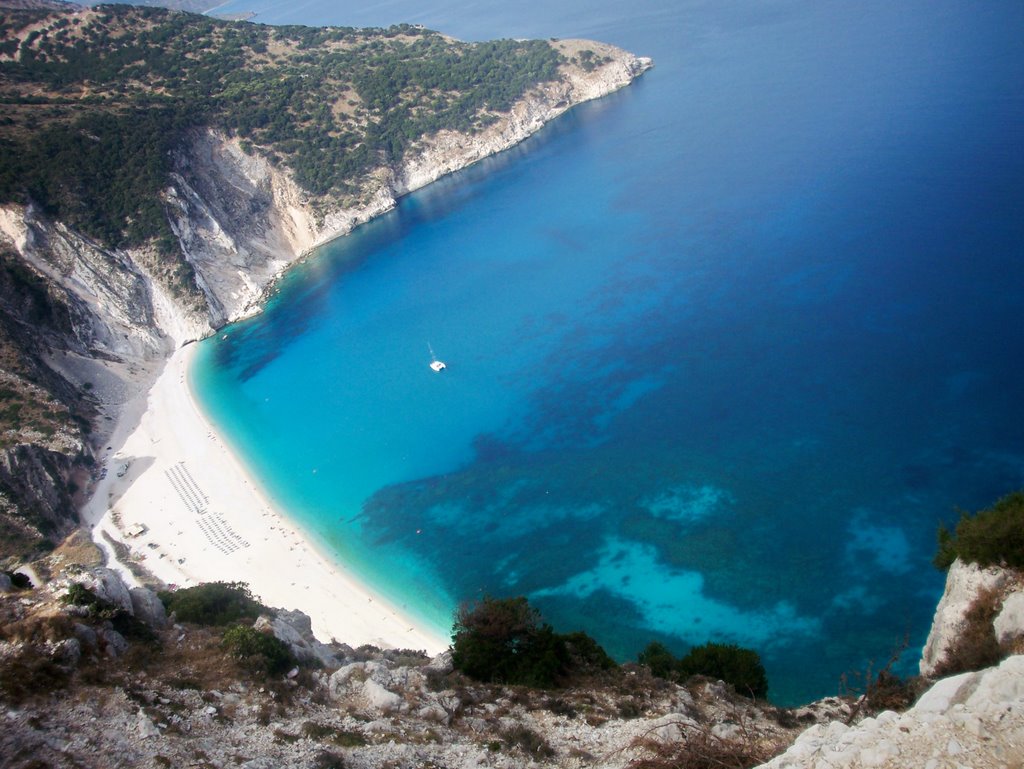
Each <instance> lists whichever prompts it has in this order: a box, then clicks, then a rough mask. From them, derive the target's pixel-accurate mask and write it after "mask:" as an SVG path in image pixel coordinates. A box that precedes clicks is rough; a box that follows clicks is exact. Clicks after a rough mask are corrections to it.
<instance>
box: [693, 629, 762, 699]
mask: <svg viewBox="0 0 1024 769" xmlns="http://www.w3.org/2000/svg"><path fill="white" fill-rule="evenodd" d="M679 671H680V673H682V674H683V675H684V676H694V675H703V676H709V677H711V678H718V679H721V680H722V681H725V682H726V683H727V684H732V685H733V687H734V688H735V689H736V691H737V692H738V693H740V694H744V695H746V694H749V695H750V696H751V697H755V698H758V699H763V698H764V697H767V696H768V675H767V674H766V673H765V670H764V665H762V664H761V657H760V656H759V655H758V653H757V652H755V651H753V650H751V649H744V648H743V647H741V646H737V645H735V644H718V643H706V644H704V645H703V646H695V647H693V648H692V649H690V652H689V653H688V654H687V655H686V656H685V657H683V658H682V659H681V660H679Z"/></svg>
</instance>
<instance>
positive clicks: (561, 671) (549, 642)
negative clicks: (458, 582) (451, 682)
mask: <svg viewBox="0 0 1024 769" xmlns="http://www.w3.org/2000/svg"><path fill="white" fill-rule="evenodd" d="M452 661H453V663H454V665H455V668H456V669H457V670H459V671H461V672H462V673H465V674H466V675H467V676H469V677H470V678H474V679H476V680H477V681H484V682H494V683H503V684H513V685H516V684H518V685H523V686H531V687H536V688H549V687H553V686H558V685H561V684H564V683H565V682H567V681H568V680H569V679H570V678H572V677H573V676H578V675H581V674H584V673H588V672H593V671H594V670H606V669H609V668H612V667H614V666H615V663H614V662H613V661H612V659H611V658H610V657H609V656H608V655H607V654H606V653H605V651H604V649H602V648H601V647H600V646H599V645H598V644H597V642H596V641H594V639H593V638H591V637H590V636H588V635H587V634H586V633H570V634H569V635H560V634H558V633H556V632H555V631H554V630H553V629H552V628H551V626H550V625H548V624H547V623H544V622H542V620H541V616H540V613H539V612H538V611H537V610H536V609H535V608H533V607H532V606H530V604H529V603H528V602H527V600H526V598H524V597H522V596H519V597H518V598H500V599H499V598H490V597H485V598H484V599H483V600H481V601H480V602H479V603H476V604H473V605H464V606H462V607H461V608H460V609H459V613H458V615H457V617H456V620H455V625H454V627H453V629H452Z"/></svg>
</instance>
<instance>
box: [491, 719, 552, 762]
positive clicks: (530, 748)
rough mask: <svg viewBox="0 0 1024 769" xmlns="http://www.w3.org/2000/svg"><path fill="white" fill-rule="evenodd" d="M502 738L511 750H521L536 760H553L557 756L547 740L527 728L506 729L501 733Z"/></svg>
mask: <svg viewBox="0 0 1024 769" xmlns="http://www.w3.org/2000/svg"><path fill="white" fill-rule="evenodd" d="M501 738H502V740H503V741H504V743H505V745H507V746H508V747H509V748H510V749H511V748H519V749H520V750H521V751H522V752H523V753H524V754H525V755H527V756H531V757H532V758H535V759H543V758H552V757H553V756H554V755H555V751H554V748H552V747H551V746H550V745H549V744H548V742H547V740H545V739H544V738H543V737H541V736H540V735H539V734H537V732H535V731H533V729H529V728H527V727H525V726H513V727H512V728H511V729H506V730H505V731H503V732H502V733H501Z"/></svg>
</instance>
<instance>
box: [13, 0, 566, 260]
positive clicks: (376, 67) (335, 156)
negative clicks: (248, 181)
mask: <svg viewBox="0 0 1024 769" xmlns="http://www.w3.org/2000/svg"><path fill="white" fill-rule="evenodd" d="M561 61H562V57H561V55H560V54H559V53H558V52H557V51H556V50H555V49H554V48H553V47H552V46H551V45H550V44H549V43H548V42H544V41H526V42H521V41H511V40H502V41H497V42H487V43H474V44H469V43H460V42H457V41H453V40H450V39H448V38H446V37H444V36H442V35H440V34H438V33H435V32H430V31H428V30H424V29H421V28H419V27H414V26H409V25H401V26H396V27H390V28H388V29H350V28H313V27H298V26H290V27H269V26H262V25H257V24H251V23H248V22H227V21H218V20H215V19H211V18H208V17H205V16H198V15H193V14H188V13H181V12H175V11H168V10H165V9H161V8H142V7H134V6H118V5H110V6H97V7H96V8H90V9H84V10H80V11H77V12H74V11H64V12H55V11H42V10H37V11H31V10H7V11H5V12H4V13H3V15H2V16H0V103H2V105H3V109H2V111H0V203H2V202H11V201H16V202H27V201H29V200H32V201H34V202H36V203H37V204H39V205H40V206H42V207H43V209H44V210H45V211H46V212H47V213H49V214H51V215H53V216H54V217H56V218H58V219H61V220H63V221H65V222H67V223H69V224H71V225H73V226H75V227H77V228H79V229H80V230H82V231H83V232H85V233H87V234H89V235H91V236H93V237H95V238H97V239H99V240H101V241H103V242H105V243H107V244H109V245H114V246H127V245H133V244H138V243H141V242H143V241H146V240H149V239H152V238H156V239H157V240H158V242H161V243H162V244H163V245H164V246H165V247H166V248H168V249H170V248H172V246H173V241H172V240H171V238H170V234H171V233H170V230H169V225H168V224H167V221H166V217H165V216H164V213H163V210H162V203H161V200H160V191H161V190H162V189H164V188H165V187H166V186H167V182H168V178H169V177H168V174H169V171H170V152H171V150H172V149H173V148H174V147H175V146H176V144H177V143H178V142H179V141H180V140H181V138H182V137H183V135H184V133H185V132H186V131H188V130H189V129H191V128H195V127H200V126H209V127H214V128H219V129H221V130H224V131H226V132H228V133H231V134H234V135H237V136H239V137H241V138H243V139H244V140H245V144H243V146H244V147H246V148H247V149H248V150H249V151H252V150H258V151H259V152H260V153H261V154H264V155H266V156H268V157H269V158H270V159H271V160H272V161H274V162H276V163H280V164H284V165H285V166H287V167H289V168H291V169H292V171H293V172H294V174H295V178H296V180H297V181H298V182H299V183H300V184H301V185H302V186H303V187H304V188H305V189H307V190H308V191H309V192H310V193H312V194H313V195H316V196H332V197H341V196H345V195H351V194H354V193H357V192H358V191H359V190H360V189H361V188H362V181H364V179H365V177H366V174H367V173H368V172H370V171H371V170H373V169H375V168H379V167H381V166H386V165H393V164H395V163H397V162H398V161H400V160H401V159H402V157H403V155H404V153H405V152H406V151H407V150H408V149H409V148H410V147H411V146H412V145H413V143H415V142H416V140H417V139H419V138H420V137H422V136H424V135H427V134H430V133H433V132H436V131H437V130H439V129H442V128H453V129H457V130H460V131H474V130H478V129H480V128H481V127H483V126H485V125H487V124H488V123H489V122H491V121H493V120H494V119H495V118H494V115H495V113H499V112H502V111H506V110H508V109H509V108H510V107H511V105H512V104H513V103H514V102H515V101H516V100H517V99H519V98H520V97H521V96H522V95H523V94H524V93H525V92H526V91H527V90H528V89H529V88H530V87H531V86H533V85H535V84H537V83H539V82H544V81H549V80H552V79H554V78H555V77H556V76H557V74H558V67H559V64H560V63H561Z"/></svg>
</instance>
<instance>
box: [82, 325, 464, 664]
mask: <svg viewBox="0 0 1024 769" xmlns="http://www.w3.org/2000/svg"><path fill="white" fill-rule="evenodd" d="M195 351H196V346H195V345H187V346H185V347H182V348H180V349H179V350H177V351H176V352H175V353H174V354H173V355H172V356H171V358H170V359H168V361H167V363H166V366H165V368H164V370H163V371H162V372H161V374H160V377H159V378H158V379H157V381H156V383H155V384H154V385H153V387H152V388H151V390H150V391H149V392H148V393H146V394H144V395H142V396H140V397H139V398H137V399H136V400H134V401H132V402H131V403H129V404H127V405H126V406H125V408H124V410H123V412H122V416H121V419H120V420H119V422H118V425H117V427H116V428H115V430H114V433H113V436H112V438H111V439H110V440H109V441H108V445H110V446H111V447H112V450H111V451H109V452H103V454H102V456H103V467H104V468H106V476H105V477H104V478H101V479H100V480H99V481H98V483H97V485H96V489H95V491H94V493H93V496H92V498H91V499H90V501H89V503H88V504H87V505H86V507H85V509H84V510H83V511H82V518H83V521H84V522H85V523H86V525H91V526H93V538H94V539H95V540H96V541H97V543H98V544H100V545H101V546H103V547H104V549H105V550H106V551H107V552H108V553H109V551H110V548H109V546H107V545H106V543H104V542H103V541H102V540H103V537H102V535H101V532H103V531H105V532H107V533H108V534H109V535H110V536H112V537H113V538H114V539H117V540H120V541H122V542H124V543H125V544H127V545H128V546H129V547H131V549H132V551H133V553H134V554H136V555H137V556H138V557H139V559H140V562H141V564H142V565H143V566H144V567H145V568H146V569H148V570H149V571H150V572H152V573H153V574H154V575H155V576H157V577H158V578H159V579H161V580H163V581H164V582H166V583H169V584H176V585H179V586H188V585H194V584H197V583H199V582H210V581H214V580H223V581H239V582H247V583H248V584H249V586H250V588H251V589H252V592H253V593H254V594H255V595H256V596H258V597H259V598H260V600H262V601H263V602H264V603H265V604H267V605H269V606H274V607H281V608H285V609H300V610H301V611H303V612H305V613H306V614H308V615H309V616H310V617H311V618H312V621H313V632H314V633H315V634H316V636H317V638H318V639H320V640H321V641H329V640H331V639H335V640H337V641H340V642H343V643H347V644H349V645H351V646H359V645H361V644H368V643H369V644H374V645H376V646H381V647H385V648H387V647H398V648H407V649H423V650H425V651H427V652H428V653H430V654H436V653H437V652H440V651H442V650H444V649H445V648H447V646H448V639H447V638H444V637H441V636H438V635H436V634H435V633H434V632H433V631H432V630H431V629H429V628H423V627H417V626H416V624H415V623H414V622H413V620H411V619H410V618H409V617H408V616H406V615H404V614H403V613H402V612H401V611H400V610H399V609H397V608H396V607H394V606H393V605H391V604H390V603H388V602H387V601H385V600H383V599H382V598H381V597H380V596H378V595H376V594H375V593H374V592H373V591H372V590H370V589H368V588H367V587H366V586H365V585H363V584H362V583H360V582H359V581H357V580H356V579H354V578H352V577H351V576H349V575H348V574H346V573H345V571H344V570H343V568H342V567H340V566H338V565H335V564H334V563H332V562H331V561H329V560H328V559H327V558H325V557H324V556H322V555H321V554H320V553H318V552H317V551H316V550H315V549H314V547H313V545H312V544H311V543H310V542H308V541H307V540H306V539H305V537H304V536H303V534H302V533H301V532H300V531H299V530H298V529H297V528H296V527H294V526H292V525H291V524H290V523H289V522H288V521H287V519H285V518H284V516H283V515H282V514H281V512H280V511H278V510H276V509H275V508H274V506H273V505H272V503H271V502H270V501H269V499H267V497H266V496H265V495H264V494H263V493H262V491H261V490H260V488H259V487H258V485H257V484H256V482H255V481H254V479H253V478H251V477H250V476H249V474H248V472H247V471H246V469H245V468H244V467H243V466H242V464H241V462H240V461H239V460H238V458H237V457H235V455H234V454H233V452H232V451H231V450H230V449H229V448H228V446H227V445H226V444H225V443H224V441H223V440H222V439H221V436H220V435H219V434H218V433H217V431H216V429H215V428H214V426H213V425H212V424H210V423H209V422H208V421H207V419H206V417H205V416H204V415H203V413H202V412H201V410H200V409H199V407H198V404H197V403H196V402H195V400H194V399H193V396H192V393H191V390H190V388H189V386H188V381H187V372H188V367H189V365H190V363H191V361H192V357H193V355H194V354H195ZM130 425H136V426H135V427H134V429H132V428H130V427H129V426H130ZM126 464H127V465H128V467H127V470H125V469H124V466H125V465H126ZM121 472H123V475H119V473H121ZM143 527H144V532H143V533H136V532H138V531H139V530H140V528H143ZM126 576H127V575H126ZM132 582H133V584H134V580H133V581H132Z"/></svg>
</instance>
